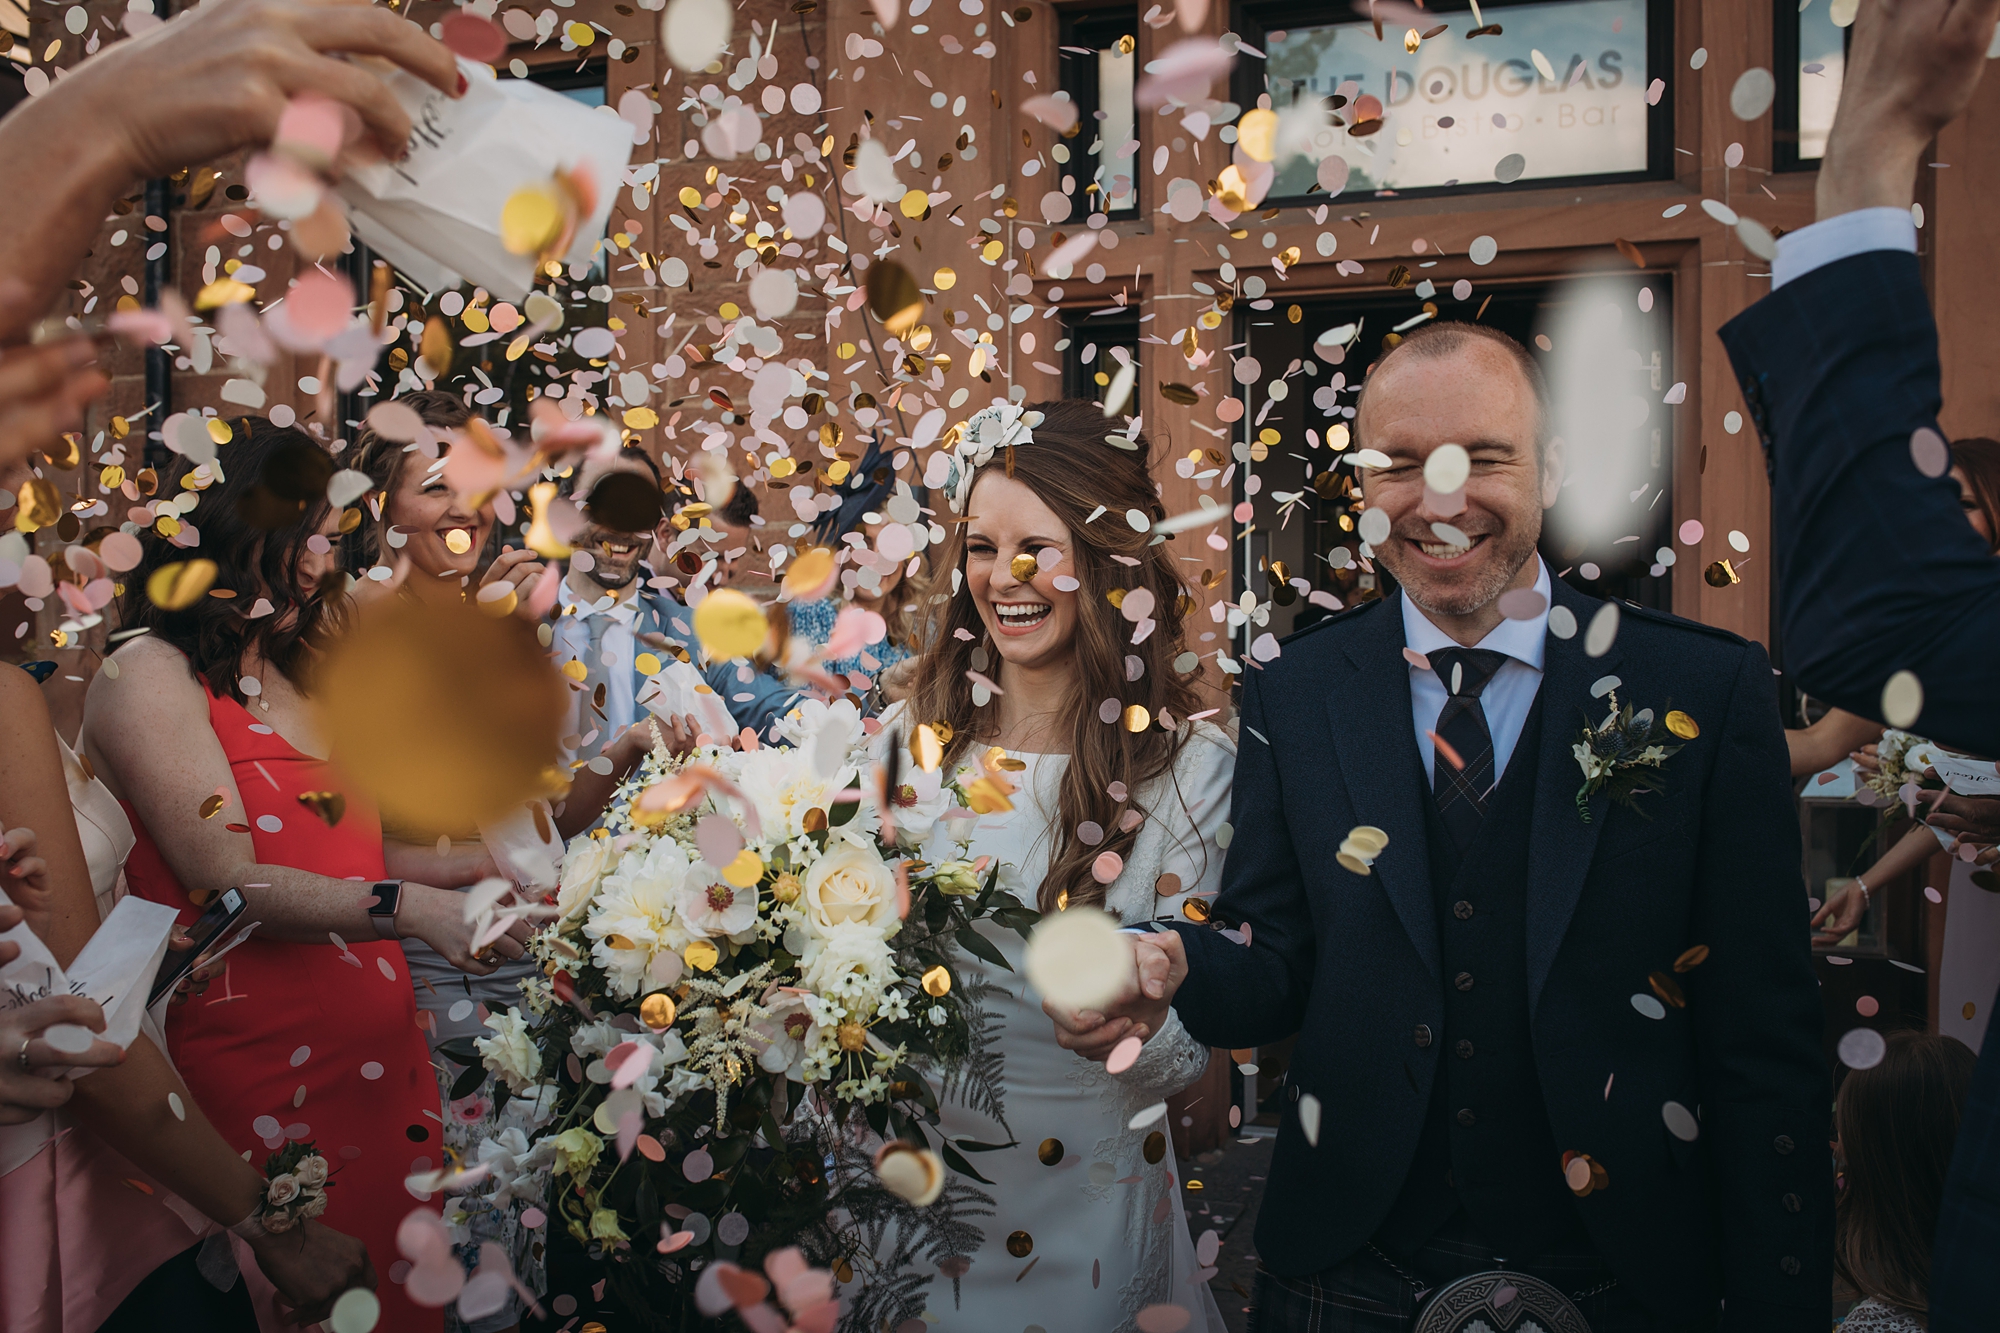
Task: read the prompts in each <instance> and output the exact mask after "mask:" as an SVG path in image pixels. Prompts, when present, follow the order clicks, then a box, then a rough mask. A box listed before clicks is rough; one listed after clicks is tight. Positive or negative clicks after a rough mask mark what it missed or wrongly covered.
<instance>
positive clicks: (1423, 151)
mask: <svg viewBox="0 0 2000 1333" xmlns="http://www.w3.org/2000/svg"><path fill="white" fill-rule="evenodd" d="M1430 9H1431V11H1432V12H1435V13H1436V16H1437V20H1436V22H1435V23H1434V24H1433V25H1432V26H1431V27H1430V28H1429V29H1428V30H1426V31H1427V32H1428V33H1429V34H1430V35H1428V36H1427V35H1425V33H1424V32H1419V31H1418V30H1417V29H1415V28H1408V29H1399V28H1398V27H1397V26H1396V25H1395V24H1393V23H1391V22H1384V23H1383V25H1382V28H1381V35H1380V37H1379V38H1378V37H1377V35H1376V28H1375V25H1374V24H1373V23H1371V22H1370V21H1368V20H1366V19H1362V20H1358V21H1355V20H1345V19H1343V20H1342V21H1340V22H1335V23H1328V22H1325V21H1324V19H1325V17H1326V15H1327V14H1328V12H1329V11H1328V9H1327V7H1326V6H1324V5H1318V4H1304V3H1298V2H1297V0H1250V2H1249V3H1245V4H1242V5H1240V6H1239V8H1238V12H1237V31H1238V32H1239V33H1242V34H1243V35H1244V41H1245V42H1246V43H1247V44H1248V45H1249V46H1251V47H1252V48H1254V49H1256V50H1258V51H1261V52H1262V53H1263V56H1264V59H1262V60H1261V61H1260V60H1258V59H1256V58H1255V57H1246V58H1244V59H1242V60H1239V61H1238V62H1237V82H1236V85H1235V88H1234V95H1235V97H1236V100H1237V101H1238V103H1240V104H1241V105H1242V106H1244V107H1246V108H1248V107H1254V106H1257V105H1258V104H1259V99H1260V98H1262V97H1265V96H1268V97H1269V99H1270V101H1269V106H1270V108H1271V109H1272V110H1274V111H1277V112H1279V113H1280V114H1281V115H1282V114H1283V113H1285V112H1286V111H1288V110H1290V109H1292V108H1294V107H1299V106H1301V104H1303V103H1306V102H1308V101H1310V100H1312V99H1318V100H1319V101H1320V103H1321V105H1322V106H1323V107H1324V108H1325V109H1326V110H1327V111H1328V112H1329V113H1330V115H1331V116H1332V117H1334V118H1337V119H1338V121H1339V122H1340V123H1339V124H1332V123H1329V124H1326V125H1323V126H1321V127H1319V128H1318V129H1317V130H1316V131H1313V130H1310V129H1309V130H1307V131H1306V132H1307V133H1308V134H1309V135H1310V136H1311V138H1310V144H1311V146H1310V148H1309V149H1308V151H1307V154H1306V155H1303V156H1301V155H1293V156H1291V157H1289V158H1288V159H1281V160H1280V161H1279V162H1278V163H1277V167H1278V171H1277V179H1276V180H1275V181H1274V182H1273V183H1272V186H1271V189H1270V191H1269V194H1268V196H1267V198H1268V200H1269V201H1270V202H1273V203H1309V202H1311V196H1312V195H1313V194H1314V193H1315V192H1316V191H1318V190H1319V189H1320V188H1321V182H1323V181H1325V182H1328V183H1332V182H1333V181H1335V180H1337V179H1338V178H1339V177H1340V175H1341V173H1340V172H1339V171H1338V170H1337V169H1336V170H1332V171H1324V170H1322V169H1321V159H1323V158H1328V157H1336V158H1338V159H1340V160H1341V161H1343V162H1344V163H1345V164H1346V167H1347V170H1346V172H1345V186H1344V188H1345V190H1346V191H1347V192H1348V193H1349V194H1354V193H1360V192H1377V191H1380V192H1395V193H1399V194H1401V193H1409V192H1417V191H1422V192H1429V193H1443V192H1450V191H1467V190H1475V189H1495V188H1499V187H1500V186H1502V185H1504V184H1508V183H1511V182H1513V181H1516V180H1520V181H1528V182H1536V183H1548V184H1555V183H1562V182H1569V181H1574V180H1578V179H1582V178H1590V179H1593V180H1599V181H1602V180H1607V179H1626V180H1631V179H1642V178H1645V177H1649V176H1660V177H1664V176H1667V175H1669V174H1670V173H1671V170H1672V165H1671V161H1670V158H1671V154H1672V99H1671V98H1670V97H1667V96H1665V95H1662V96H1660V97H1658V98H1657V99H1654V100H1653V101H1650V102H1649V100H1648V96H1647V93H1648V85H1649V84H1650V83H1651V82H1652V80H1653V78H1654V77H1655V76H1656V75H1658V76H1661V77H1664V75H1665V71H1666V70H1667V69H1668V68H1669V67H1670V65H1671V63H1672V62H1671V59H1670V58H1669V53H1670V52H1671V49H1672V38H1673V34H1672V12H1671V11H1672V4H1671V3H1670V0H1553V2H1550V3H1538V4H1520V3H1510V0H1487V3H1484V4H1482V5H1480V6H1479V7H1478V10H1477V18H1475V11H1474V9H1473V8H1472V5H1471V0H1438V3H1436V4H1434V5H1432V6H1431V7H1430ZM1480 19H1483V20H1484V24H1483V25H1481V24H1480V23H1479V22H1478V20H1480ZM1413 42H1414V47H1415V49H1414V50H1412V49H1410V48H1411V45H1412V43H1413ZM1662 91H1663V94H1664V89H1663V90H1662ZM1321 197H1324V196H1323V195H1322V196H1321Z"/></svg>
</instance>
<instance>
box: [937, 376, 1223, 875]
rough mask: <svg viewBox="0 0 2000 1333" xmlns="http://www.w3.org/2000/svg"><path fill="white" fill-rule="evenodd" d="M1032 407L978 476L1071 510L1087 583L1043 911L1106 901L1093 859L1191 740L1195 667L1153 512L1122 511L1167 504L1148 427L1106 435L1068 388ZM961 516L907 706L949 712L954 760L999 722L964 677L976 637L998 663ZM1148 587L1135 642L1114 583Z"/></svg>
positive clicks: (1099, 415)
mask: <svg viewBox="0 0 2000 1333" xmlns="http://www.w3.org/2000/svg"><path fill="white" fill-rule="evenodd" d="M1027 410H1028V411H1029V412H1040V413H1041V414H1042V423H1041V424H1040V425H1039V426H1036V427H1035V428H1034V432H1033V433H1034V441H1033V443H1031V444H1025V445H1021V446H1018V447H1015V448H1013V449H1011V450H1003V451H1001V452H1000V453H999V454H996V455H995V456H994V458H993V460H992V461H991V462H989V463H988V464H987V465H986V466H985V467H983V468H981V469H980V470H979V473H978V474H977V476H983V475H984V474H985V473H987V472H996V471H997V472H1002V473H1003V474H1006V475H1010V476H1012V477H1013V479H1014V480H1015V481H1018V482H1020V483H1021V484H1022V485H1024V486H1026V487H1027V488H1028V489H1029V490H1031V491H1033V492H1034V493H1035V495H1036V496H1037V498H1039V499H1040V500H1041V502H1042V503H1043V504H1045V505H1047V506H1048V507H1049V509H1050V510H1051V511H1052V512H1053V513H1054V514H1055V515H1056V517H1057V518H1059V519H1061V520H1062V523H1063V526H1064V527H1066V528H1067V529H1069V538H1070V551H1071V562H1070V566H1069V567H1068V568H1067V569H1066V570H1065V571H1064V572H1066V573H1069V574H1071V575H1072V576H1073V577H1074V578H1075V579H1076V580H1077V584H1078V587H1077V590H1076V638H1075V640H1074V643H1073V645H1072V652H1073V656H1074V660H1075V662H1076V673H1075V676H1074V678H1073V681H1072V683H1071V686H1070V691H1069V697H1068V698H1067V699H1066V700H1065V701H1064V703H1063V714H1064V716H1066V717H1067V718H1069V720H1070V735H1069V755H1070V758H1069V764H1068V765H1067V767H1066V768H1065V769H1064V772H1063V777H1062V785H1061V789H1060V794H1059V797H1058V802H1057V811H1056V817H1055V821H1054V827H1053V828H1052V829H1051V839H1052V841H1051V845H1050V849H1049V869H1048V876H1047V878H1046V879H1044V880H1043V881H1042V884H1041V888H1040V890H1039V892H1038V895H1037V896H1038V900H1039V903H1040V906H1041V910H1043V911H1045V912H1047V911H1054V910H1056V909H1057V908H1058V906H1059V905H1062V906H1069V907H1076V906H1080V905H1083V904H1088V903H1101V902H1103V901H1104V889H1105V886H1104V885H1103V884H1100V883H1098V882H1097V880H1096V879H1095V878H1094V877H1093V875H1092V874H1091V865H1092V863H1093V862H1094V861H1095V860H1096V859H1097V858H1098V857H1099V856H1100V855H1102V854H1103V853H1105V852H1116V853H1118V855H1119V856H1120V857H1126V856H1129V855H1130V853H1131V850H1132V845H1133V843H1134V842H1136V841H1137V839H1138V825H1137V824H1135V825H1134V826H1133V827H1132V828H1124V827H1122V826H1121V820H1122V819H1123V817H1124V815H1125V813H1126V811H1127V810H1130V809H1134V808H1136V801H1137V798H1138V796H1139V794H1140V793H1141V792H1142V791H1143V790H1144V789H1145V787H1146V784H1147V783H1149V782H1151V781H1152V780H1153V779H1155V778H1157V777H1160V776H1161V775H1162V774H1170V773H1171V772H1172V770H1173V767H1174V763H1175V760H1176V759H1177V758H1178V757H1179V755H1180V751H1181V747H1182V745H1183V744H1185V743H1186V739H1187V734H1188V727H1187V721H1186V719H1187V716H1188V714H1189V713H1190V712H1193V711H1195V710H1196V709H1198V708H1199V707H1200V704H1199V703H1198V702H1197V697H1196V695H1195V692H1194V689H1193V687H1192V686H1191V685H1190V683H1189V679H1188V677H1186V676H1183V675H1182V674H1181V673H1180V672H1178V671H1176V670H1175V669H1174V666H1173V662H1174V658H1175V657H1176V656H1178V655H1179V653H1180V652H1181V647H1182V626H1183V621H1184V620H1185V618H1186V615H1187V612H1188V610H1189V609H1190V607H1191V605H1192V599H1191V598H1189V597H1188V596H1187V594H1186V592H1185V590H1184V589H1183V588H1182V586H1181V582H1180V579H1179V577H1178V576H1177V575H1176V574H1175V572H1174V567H1173V558H1172V557H1171V556H1170V555H1169V554H1168V552H1167V548H1166V546H1165V545H1164V544H1154V543H1153V539H1152V535H1151V532H1150V527H1151V525H1150V524H1148V531H1146V532H1139V531H1135V530H1134V529H1133V527H1132V524H1131V523H1130V522H1128V521H1127V518H1126V516H1127V514H1128V513H1131V512H1133V511H1136V512H1138V513H1140V514H1143V515H1145V516H1146V517H1147V518H1148V519H1151V520H1154V521H1157V520H1159V519H1161V518H1164V517H1165V516H1166V511H1165V509H1164V508H1163V507H1162V506H1161V504H1160V497H1159V493H1158V491H1157V489H1156V488H1155V486H1154V483H1153V475H1152V468H1151V453H1152V446H1151V444H1150V443H1149V442H1148V441H1147V439H1146V437H1145V436H1144V435H1140V436H1138V437H1136V438H1135V439H1134V441H1133V443H1134V444H1135V445H1136V446H1137V447H1136V448H1135V449H1131V450H1127V449H1122V448H1119V447H1117V446H1115V445H1112V444H1108V443H1106V441H1105V436H1106V435H1107V434H1109V433H1110V430H1111V425H1112V423H1111V422H1110V421H1108V420H1107V419H1106V418H1105V416H1104V413H1103V410H1102V409H1101V408H1099V407H1098V405H1097V404H1096V403H1093V402H1088V401H1080V400H1075V399H1064V400H1061V401H1056V402H1046V403H1031V404H1029V405H1028V408H1027ZM1121 438H1123V437H1122V436H1121ZM1009 453H1011V454H1012V455H1013V457H1012V459H1011V461H1010V460H1009V459H1008V458H1007V457H1006V455H1007V454H1009ZM977 476H976V477H975V484H976V483H977ZM1093 513H1095V514H1096V515H1097V518H1096V520H1095V521H1094V522H1093V521H1091V516H1092V514H1093ZM965 528H966V525H965V524H964V523H963V522H956V523H953V524H952V525H951V529H950V532H949V534H948V535H947V536H946V538H945V543H944V547H943V550H942V551H941V552H940V553H939V559H938V562H937V565H936V566H935V568H936V571H937V573H936V575H935V582H936V584H937V586H939V587H942V588H950V587H951V582H952V575H951V573H950V572H949V571H953V570H957V571H959V574H960V578H959V580H958V587H957V590H956V591H955V592H953V593H951V594H950V597H949V600H948V601H946V602H945V603H944V605H943V606H942V607H941V608H934V616H933V623H932V624H931V626H930V633H929V634H928V635H927V636H926V637H927V639H928V641H929V645H930V647H929V651H928V652H926V653H925V654H924V655H923V656H922V657H921V658H919V659H918V667H917V678H916V681H915V684H914V685H913V686H912V688H911V692H910V698H909V704H908V706H907V716H908V717H909V719H910V721H911V723H912V724H913V725H914V724H918V723H924V722H940V721H942V722H947V723H949V724H950V725H951V730H952V738H951V742H950V744H949V745H947V746H946V747H945V766H946V771H949V770H950V768H951V766H952V765H953V764H955V763H956V762H958V760H959V759H960V758H961V757H962V756H964V755H965V754H966V753H967V752H968V751H969V750H970V749H971V747H972V746H974V745H975V744H979V743H981V742H982V741H985V740H990V738H991V735H992V732H991V729H990V715H988V714H987V713H986V710H982V709H978V708H975V707H974V706H973V703H972V683H971V681H970V680H969V679H968V678H967V677H966V672H967V671H968V670H972V669H975V668H974V654H975V651H977V650H979V649H981V648H984V649H985V653H986V659H985V660H986V664H987V665H986V670H987V674H990V675H994V676H997V675H998V674H999V672H998V662H997V660H996V659H997V653H996V652H995V650H994V649H993V648H992V647H991V646H990V644H989V641H988V638H987V634H986V626H985V623H984V622H983V621H981V620H980V618H979V610H978V608H977V607H976V606H975V605H974V604H973V600H972V592H971V589H970V587H969V586H968V585H967V584H966V583H965V582H964V578H963V571H964V569H965ZM1120 557H1122V559H1120ZM1141 588H1143V589H1145V590H1146V591H1148V592H1150V593H1151V594H1152V596H1153V611H1152V615H1153V619H1154V620H1155V621H1156V622H1157V625H1156V628H1155V629H1154V630H1153V632H1152V633H1151V634H1150V635H1148V636H1147V637H1146V638H1145V640H1144V641H1143V642H1140V643H1137V644H1135V643H1133V642H1132V641H1131V640H1132V630H1133V624H1132V622H1130V621H1128V620H1126V619H1125V618H1124V616H1123V615H1122V614H1121V613H1120V611H1119V608H1118V607H1117V606H1115V605H1113V604H1112V602H1111V601H1110V600H1109V597H1108V594H1111V593H1113V592H1116V591H1118V590H1121V589H1122V590H1123V595H1129V594H1130V593H1132V592H1135V591H1137V590H1138V589H1141ZM961 629H962V630H965V631H966V632H967V633H968V634H969V635H970V636H971V637H970V640H969V641H968V640H967V639H964V638H961V637H960V636H959V635H958V633H957V631H959V630H961ZM1135 667H1136V674H1135V671H1134V668H1135ZM1107 700H1116V701H1117V705H1118V709H1119V714H1120V715H1119V717H1118V718H1116V719H1114V720H1113V721H1111V722H1108V723H1107V722H1104V721H1101V720H1100V711H1099V710H1100V709H1101V708H1102V707H1103V706H1104V704H1105V701H1107ZM1134 704H1137V705H1140V706H1142V707H1144V708H1145V709H1146V712H1147V715H1148V718H1149V721H1148V723H1147V725H1146V726H1144V727H1143V728H1142V729H1140V730H1138V731H1128V730H1127V729H1126V727H1125V724H1124V716H1125V711H1126V710H1127V709H1128V708H1129V707H1130V706H1131V705H1134ZM991 707H992V705H990V704H989V705H988V708H989V709H990V708H991ZM1163 715H1165V716H1167V717H1171V718H1172V721H1173V728H1172V730H1168V729H1167V728H1165V727H1164V726H1163V725H1162V721H1161V719H1162V716H1163ZM1117 783H1123V784H1124V787H1123V790H1125V791H1126V792H1127V793H1128V794H1129V799H1127V800H1125V801H1121V800H1119V799H1118V798H1117V797H1116V796H1114V795H1112V788H1113V786H1114V784H1117ZM1140 813H1141V814H1142V815H1147V814H1150V812H1149V811H1145V810H1140ZM1086 823H1089V824H1095V825H1096V826H1097V827H1098V828H1099V829H1102V830H1103V836H1102V838H1101V840H1099V841H1097V842H1095V843H1091V842H1086V841H1084V840H1083V839H1082V838H1079V837H1078V836H1077V830H1078V829H1079V828H1080V827H1081V826H1082V825H1084V824H1086Z"/></svg>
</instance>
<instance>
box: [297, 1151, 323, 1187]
mask: <svg viewBox="0 0 2000 1333" xmlns="http://www.w3.org/2000/svg"><path fill="white" fill-rule="evenodd" d="M292 1174H294V1175H296V1176H297V1177H298V1178H299V1184H300V1186H301V1187H303V1188H305V1189H309V1190H316V1189H318V1188H319V1187H320V1186H322V1185H324V1184H326V1158H324V1157H321V1156H320V1155H319V1154H318V1153H314V1154H313V1155H312V1156H310V1157H308V1158H306V1159H305V1160H304V1161H302V1162H300V1163H299V1165H298V1168H297V1169H296V1170H295V1171H294V1172H293V1173H292Z"/></svg>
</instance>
